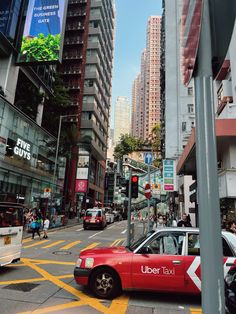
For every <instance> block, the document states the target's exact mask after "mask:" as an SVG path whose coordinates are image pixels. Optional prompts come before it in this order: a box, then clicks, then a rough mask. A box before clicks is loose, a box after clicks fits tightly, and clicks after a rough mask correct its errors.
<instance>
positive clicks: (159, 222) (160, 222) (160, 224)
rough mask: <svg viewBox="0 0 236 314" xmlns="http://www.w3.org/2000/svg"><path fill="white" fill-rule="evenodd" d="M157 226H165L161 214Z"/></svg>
mask: <svg viewBox="0 0 236 314" xmlns="http://www.w3.org/2000/svg"><path fill="white" fill-rule="evenodd" d="M157 227H165V224H164V219H163V216H162V215H160V216H159V218H158V220H157Z"/></svg>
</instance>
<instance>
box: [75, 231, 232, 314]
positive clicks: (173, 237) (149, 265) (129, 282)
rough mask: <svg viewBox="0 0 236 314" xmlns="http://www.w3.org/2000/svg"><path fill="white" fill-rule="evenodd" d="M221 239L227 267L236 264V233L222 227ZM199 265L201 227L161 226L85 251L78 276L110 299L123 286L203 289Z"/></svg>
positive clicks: (189, 291) (187, 290)
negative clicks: (115, 244) (123, 242)
mask: <svg viewBox="0 0 236 314" xmlns="http://www.w3.org/2000/svg"><path fill="white" fill-rule="evenodd" d="M222 241H223V254H224V260H223V262H224V265H225V271H226V270H227V272H228V271H229V270H231V269H232V268H233V267H234V266H235V265H236V258H235V257H236V252H235V249H234V248H236V237H235V235H233V234H232V233H230V232H226V231H223V232H222ZM200 266H201V259H200V242H199V229H197V228H162V229H158V230H156V231H154V230H152V231H150V232H149V233H148V234H147V235H145V236H143V237H142V238H140V239H139V240H137V241H136V242H134V243H133V244H132V245H130V246H119V247H106V248H96V249H89V250H85V251H83V252H81V253H80V255H79V258H78V260H77V262H76V267H75V269H74V277H75V280H76V282H77V283H78V284H80V285H88V286H89V288H90V289H91V290H92V292H93V294H94V295H95V296H96V297H99V298H107V299H112V298H114V297H116V296H117V295H119V294H120V293H121V292H122V290H146V291H153V292H157V291H162V292H168V293H171V292H172V293H177V292H178V293H186V294H200V293H201V272H200ZM127 274H128V275H127ZM230 287H231V288H232V286H230ZM230 313H235V312H230Z"/></svg>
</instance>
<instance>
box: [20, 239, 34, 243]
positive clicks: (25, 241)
mask: <svg viewBox="0 0 236 314" xmlns="http://www.w3.org/2000/svg"><path fill="white" fill-rule="evenodd" d="M31 241H33V240H32V239H31V238H29V239H24V240H23V241H22V243H28V242H31Z"/></svg>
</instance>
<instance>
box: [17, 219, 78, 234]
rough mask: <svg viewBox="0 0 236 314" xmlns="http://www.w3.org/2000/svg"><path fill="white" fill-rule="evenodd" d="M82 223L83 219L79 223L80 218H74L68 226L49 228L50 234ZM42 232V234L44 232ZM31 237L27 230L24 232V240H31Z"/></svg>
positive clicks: (68, 221)
mask: <svg viewBox="0 0 236 314" xmlns="http://www.w3.org/2000/svg"><path fill="white" fill-rule="evenodd" d="M82 223H83V221H82V219H80V221H78V217H76V218H73V219H68V220H67V223H66V225H64V226H59V227H54V228H49V230H48V233H50V232H52V231H55V230H62V229H66V228H70V227H73V226H76V225H81V224H82ZM40 232H41V233H42V230H41V231H40ZM31 236H32V233H31V232H30V233H29V232H27V231H25V230H24V231H23V239H26V238H30V237H31Z"/></svg>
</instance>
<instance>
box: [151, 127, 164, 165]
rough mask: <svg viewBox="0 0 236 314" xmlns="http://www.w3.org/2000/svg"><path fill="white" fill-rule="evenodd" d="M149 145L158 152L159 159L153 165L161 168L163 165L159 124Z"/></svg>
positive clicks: (153, 130)
mask: <svg viewBox="0 0 236 314" xmlns="http://www.w3.org/2000/svg"><path fill="white" fill-rule="evenodd" d="M149 144H150V145H151V146H152V150H153V151H154V152H157V158H156V159H155V160H154V161H153V165H154V166H155V167H157V168H159V167H160V165H161V163H162V157H161V126H160V123H157V124H156V125H155V126H154V128H153V129H152V132H151V137H150V141H149Z"/></svg>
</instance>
